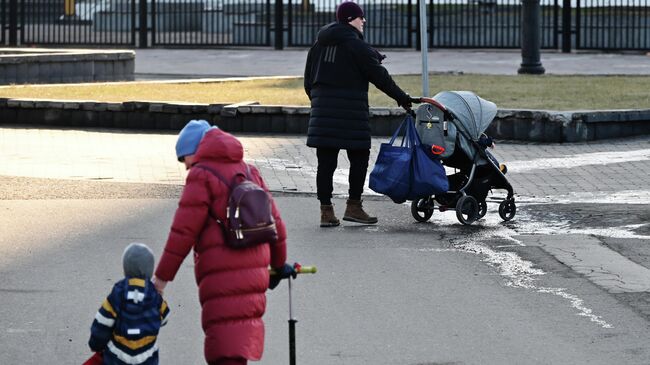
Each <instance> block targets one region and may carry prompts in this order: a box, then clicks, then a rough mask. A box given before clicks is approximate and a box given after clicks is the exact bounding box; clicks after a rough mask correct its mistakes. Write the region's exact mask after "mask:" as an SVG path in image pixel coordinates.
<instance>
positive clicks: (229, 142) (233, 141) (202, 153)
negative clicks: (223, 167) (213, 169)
mask: <svg viewBox="0 0 650 365" xmlns="http://www.w3.org/2000/svg"><path fill="white" fill-rule="evenodd" d="M243 158H244V147H242V145H241V142H239V140H238V139H237V138H235V136H233V135H232V134H230V133H227V132H224V131H222V130H221V129H217V128H214V129H211V130H209V131H208V132H207V133H206V134H205V136H203V139H201V143H199V148H198V149H197V150H196V157H195V161H196V162H197V163H198V162H202V161H219V162H226V163H233V162H239V161H241V160H242V159H243Z"/></svg>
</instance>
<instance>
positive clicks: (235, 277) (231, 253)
mask: <svg viewBox="0 0 650 365" xmlns="http://www.w3.org/2000/svg"><path fill="white" fill-rule="evenodd" d="M243 156H244V149H243V148H242V145H241V143H240V142H239V140H237V139H236V138H235V137H234V136H232V135H230V134H228V133H226V132H223V131H221V130H219V129H212V130H210V131H208V133H206V134H205V136H204V137H203V139H202V140H201V143H200V144H199V147H198V150H197V152H196V155H195V161H196V163H200V164H202V165H206V166H209V167H211V168H213V169H216V170H217V171H219V173H221V174H222V175H223V177H224V178H226V179H228V178H230V177H232V176H234V175H235V174H236V173H238V172H244V173H245V171H246V165H245V164H244V162H243V160H242V159H243ZM250 171H251V180H253V181H254V182H255V183H257V184H258V185H260V186H261V187H263V188H264V189H265V190H267V191H268V188H267V187H266V184H264V181H263V180H262V178H261V177H260V174H259V172H258V171H257V169H256V168H254V167H253V166H251V169H250ZM228 195H229V189H228V187H227V186H226V185H224V184H223V183H222V182H221V180H219V179H218V178H217V177H216V176H214V175H212V174H211V173H210V172H208V171H206V170H205V169H201V168H191V169H190V171H189V174H188V176H187V180H186V183H185V188H184V190H183V194H182V196H181V199H180V202H179V204H178V209H177V210H176V215H175V216H174V221H173V223H172V227H171V232H170V233H169V238H168V239H167V244H166V246H165V250H164V252H163V254H162V256H161V258H160V262H159V263H158V267H157V268H156V276H157V277H158V278H160V279H162V280H165V281H172V280H173V279H174V276H175V275H176V272H177V271H178V269H179V267H180V266H181V263H182V262H183V260H184V259H185V257H186V256H187V255H188V254H189V252H190V250H191V249H194V264H195V268H194V274H195V276H196V282H197V283H198V286H199V301H200V302H201V308H202V315H201V317H202V319H201V322H202V325H203V331H204V332H205V336H206V337H205V358H206V360H207V361H208V362H210V361H214V360H216V359H218V358H223V357H243V358H246V359H249V360H259V359H260V358H261V357H262V351H263V349H264V322H263V321H262V315H263V314H264V311H265V309H266V295H265V293H266V290H267V289H268V285H269V272H268V266H269V265H271V266H272V267H281V266H282V265H284V263H285V260H286V238H287V233H286V228H285V226H284V223H283V222H282V219H281V218H280V213H279V212H278V209H277V207H276V206H275V202H273V216H274V218H275V223H276V226H277V230H278V242H277V243H275V244H272V245H269V244H263V245H258V246H255V247H252V248H248V249H243V250H233V249H230V248H228V247H227V246H225V243H224V237H223V232H222V229H221V227H220V226H219V225H218V223H217V222H215V220H213V219H212V218H210V216H209V213H208V208H209V207H210V208H211V209H212V212H214V214H215V215H216V216H217V217H219V219H221V220H225V214H226V205H227V201H228Z"/></svg>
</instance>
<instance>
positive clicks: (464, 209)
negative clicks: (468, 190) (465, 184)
mask: <svg viewBox="0 0 650 365" xmlns="http://www.w3.org/2000/svg"><path fill="white" fill-rule="evenodd" d="M478 212H479V211H478V202H477V201H476V199H474V197H473V196H469V195H465V196H463V197H461V198H460V199H458V203H456V218H458V221H459V222H460V223H462V224H465V225H469V224H472V223H474V221H476V220H477V219H478Z"/></svg>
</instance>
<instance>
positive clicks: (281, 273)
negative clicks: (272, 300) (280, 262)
mask: <svg viewBox="0 0 650 365" xmlns="http://www.w3.org/2000/svg"><path fill="white" fill-rule="evenodd" d="M273 270H275V274H273V275H271V276H270V277H269V289H271V290H273V289H275V287H276V286H278V285H279V284H280V281H282V279H287V278H288V277H292V278H294V279H295V278H296V276H298V272H297V271H296V269H294V267H293V266H291V265H289V264H284V266H282V267H279V268H275V269H273Z"/></svg>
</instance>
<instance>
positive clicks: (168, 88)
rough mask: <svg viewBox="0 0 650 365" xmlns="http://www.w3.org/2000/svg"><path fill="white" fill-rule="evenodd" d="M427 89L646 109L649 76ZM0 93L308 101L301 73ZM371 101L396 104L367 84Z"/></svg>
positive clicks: (451, 79) (455, 79) (463, 80)
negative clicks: (206, 80)
mask: <svg viewBox="0 0 650 365" xmlns="http://www.w3.org/2000/svg"><path fill="white" fill-rule="evenodd" d="M395 81H396V82H397V84H398V85H400V86H401V87H402V88H403V89H404V90H405V91H407V92H408V93H410V94H411V95H413V96H417V95H420V93H421V86H420V85H421V77H420V76H419V75H406V76H396V77H395ZM429 82H430V90H431V94H432V95H434V94H436V93H437V92H439V91H442V90H470V91H473V92H475V93H477V94H478V95H480V96H481V97H483V98H485V99H487V100H490V101H493V102H495V103H496V104H497V106H499V107H500V108H513V109H546V110H602V109H650V93H649V92H648V90H650V76H582V75H580V76H558V75H543V76H528V75H477V74H431V76H430V78H429ZM0 97H3V98H32V99H60V100H96V101H110V102H123V101H135V100H137V101H167V102H174V101H178V102H188V103H204V104H211V103H237V102H241V101H247V100H254V101H259V102H260V103H261V104H266V105H309V100H308V99H307V96H306V95H305V93H304V90H303V81H302V79H301V78H285V79H254V80H243V81H241V80H239V81H224V82H197V83H193V82H190V83H186V82H184V83H151V82H129V83H98V84H72V85H71V84H67V85H56V86H52V85H48V86H43V85H26V86H22V85H12V86H4V87H0ZM369 102H370V105H371V106H376V107H386V106H396V104H395V102H394V101H393V100H392V99H390V98H388V97H387V96H385V95H384V94H383V93H381V92H380V91H379V90H377V89H376V88H375V87H374V86H372V85H371V87H370V94H369Z"/></svg>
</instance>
